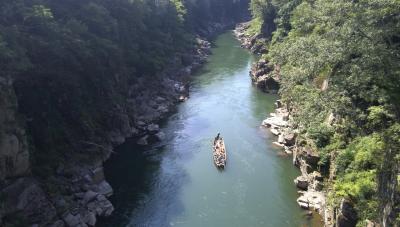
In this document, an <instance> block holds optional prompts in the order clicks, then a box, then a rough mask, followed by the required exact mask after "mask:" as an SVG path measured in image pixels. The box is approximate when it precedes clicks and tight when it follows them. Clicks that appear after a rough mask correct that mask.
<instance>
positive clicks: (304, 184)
mask: <svg viewBox="0 0 400 227" xmlns="http://www.w3.org/2000/svg"><path fill="white" fill-rule="evenodd" d="M294 183H295V184H296V186H297V187H298V188H300V189H302V190H307V188H308V179H307V177H305V176H298V177H297V178H296V179H294Z"/></svg>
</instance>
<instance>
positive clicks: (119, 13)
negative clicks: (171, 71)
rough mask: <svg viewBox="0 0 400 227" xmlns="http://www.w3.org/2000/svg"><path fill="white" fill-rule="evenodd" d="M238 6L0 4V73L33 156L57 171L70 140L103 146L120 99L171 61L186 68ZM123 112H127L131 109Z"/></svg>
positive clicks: (48, 0)
mask: <svg viewBox="0 0 400 227" xmlns="http://www.w3.org/2000/svg"><path fill="white" fill-rule="evenodd" d="M243 4H245V5H246V1H232V0H225V1H212V0H210V1H203V0H202V1H182V0H173V1H169V0H159V1H150V0H149V1H142V0H66V1H58V0H57V1H53V0H33V1H31V0H29V1H28V0H16V1H6V0H1V1H0V11H1V12H0V62H1V63H0V73H1V75H2V76H4V77H9V78H12V79H13V81H14V87H15V89H16V93H17V96H18V100H19V105H20V110H21V112H22V113H23V114H24V115H25V116H26V118H27V119H28V125H29V130H30V135H31V136H32V143H33V144H34V146H33V148H34V149H35V150H36V152H35V155H34V156H33V157H34V160H36V161H37V162H39V163H51V164H54V165H57V162H54V159H56V158H60V155H59V154H62V156H63V155H68V154H67V153H68V152H69V151H82V150H86V148H85V147H84V146H83V145H82V144H80V142H77V141H92V142H94V143H98V144H102V143H103V141H102V140H103V139H104V137H105V135H104V134H105V133H107V132H109V131H110V130H111V129H113V127H115V125H118V123H119V122H116V120H115V119H119V117H118V116H116V115H118V114H119V113H121V112H126V110H125V109H126V105H127V103H126V99H127V98H128V97H129V96H130V97H131V98H132V96H133V98H135V97H136V96H138V95H139V94H141V90H145V89H146V86H147V85H146V81H148V82H152V84H153V85H154V86H156V84H157V83H155V81H161V78H160V77H159V74H160V72H162V71H163V70H164V69H166V68H168V67H169V65H171V64H177V63H176V60H175V59H176V57H177V58H178V61H180V62H181V63H182V64H187V61H185V59H184V56H185V55H187V54H186V53H190V52H192V51H193V47H194V38H195V35H196V33H200V34H201V35H209V34H210V31H208V30H207V28H208V27H209V26H210V25H211V24H212V23H225V24H228V23H232V24H233V22H234V21H235V19H238V18H240V17H243V14H242V13H241V12H242V11H243V10H242V8H243V7H242V6H243ZM244 12H246V11H244ZM231 13H232V14H231ZM200 15H201V16H200ZM228 16H229V17H228ZM235 17H236V18H235ZM178 63H179V62H178ZM136 85H138V86H139V87H138V88H137V89H133V90H132V87H135V86H136ZM130 107H131V111H132V112H133V114H134V113H135V112H136V110H135V108H139V107H135V106H134V105H132V104H131V105H130ZM129 114H130V115H131V116H132V113H129ZM29 119H30V120H29ZM67 151H68V152H67ZM47 167H48V168H50V169H51V168H53V166H51V165H46V168H47ZM50 169H44V170H43V171H42V172H45V173H47V174H48V173H51V172H52V171H50Z"/></svg>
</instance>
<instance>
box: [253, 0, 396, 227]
mask: <svg viewBox="0 0 400 227" xmlns="http://www.w3.org/2000/svg"><path fill="white" fill-rule="evenodd" d="M250 9H251V11H252V15H253V20H252V21H251V25H250V27H249V28H248V29H247V33H248V35H250V36H254V35H260V34H261V35H262V37H264V38H266V40H262V41H263V42H264V44H263V45H264V46H265V47H266V49H267V52H266V53H264V55H263V59H266V60H267V62H268V64H269V66H270V67H272V68H275V70H274V71H273V72H272V73H273V74H275V75H274V76H277V77H279V79H280V80H281V83H280V85H281V88H280V92H279V94H280V95H281V98H282V101H283V102H284V103H285V104H286V105H287V107H288V109H289V110H290V112H291V115H292V116H293V119H292V121H293V123H294V125H295V128H296V129H297V130H298V132H299V134H300V136H299V138H298V139H297V143H299V144H301V145H302V146H305V147H308V148H309V149H311V150H314V151H317V152H318V153H319V155H320V157H321V159H320V161H319V163H318V168H319V169H320V170H322V173H324V174H325V176H326V178H327V179H328V180H327V181H328V185H326V186H325V188H326V189H327V190H328V192H329V196H328V197H329V198H328V199H329V200H328V201H329V204H330V205H332V206H336V207H338V206H339V205H340V201H342V199H343V198H344V199H346V200H348V201H349V202H350V204H353V206H354V207H355V211H356V217H355V219H356V222H357V226H366V223H367V220H370V221H375V222H377V223H381V224H383V226H398V225H400V216H399V211H400V199H399V196H400V193H399V192H400V186H399V181H400V175H399V173H400V64H399V63H400V4H399V1H396V0H358V1H347V0H339V1H329V0H310V1H308V0H282V1H278V0H252V1H251V5H250ZM350 221H351V220H350ZM351 222H353V224H355V222H354V220H353V221H351ZM351 222H350V223H351Z"/></svg>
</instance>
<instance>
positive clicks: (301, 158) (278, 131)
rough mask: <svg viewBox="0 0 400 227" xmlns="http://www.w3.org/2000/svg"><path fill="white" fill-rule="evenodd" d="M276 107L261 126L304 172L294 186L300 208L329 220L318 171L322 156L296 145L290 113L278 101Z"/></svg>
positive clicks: (295, 133) (295, 135)
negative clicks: (297, 190)
mask: <svg viewBox="0 0 400 227" xmlns="http://www.w3.org/2000/svg"><path fill="white" fill-rule="evenodd" d="M275 105H276V107H277V108H276V110H275V112H274V113H271V114H270V115H271V116H270V117H268V118H267V119H265V120H264V121H263V122H262V124H261V126H262V127H265V128H269V130H270V132H271V133H272V134H273V135H275V136H277V137H278V140H277V141H276V142H274V144H275V145H277V146H279V147H282V148H283V149H284V150H285V152H286V153H287V154H292V155H293V164H294V165H296V166H298V167H299V168H300V170H301V176H298V177H297V178H296V179H294V184H295V185H296V187H297V188H299V189H300V191H299V194H300V196H299V198H298V199H297V203H298V204H299V206H300V207H302V208H304V209H313V210H315V211H317V212H319V213H320V214H321V215H322V216H323V217H327V216H328V215H330V213H328V212H326V200H325V193H324V192H323V191H322V189H323V177H322V175H321V173H319V172H318V171H316V165H317V163H318V161H319V155H318V153H317V152H315V151H313V150H312V149H310V148H308V147H304V146H300V145H299V144H298V143H297V134H298V132H297V131H296V130H295V129H294V127H293V125H292V124H291V121H290V117H291V116H290V112H289V111H288V109H287V108H286V107H285V106H284V105H282V103H281V102H280V101H279V100H278V101H277V102H276V103H275ZM330 219H332V218H331V217H330Z"/></svg>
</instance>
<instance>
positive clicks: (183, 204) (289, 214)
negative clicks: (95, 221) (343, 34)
mask: <svg viewBox="0 0 400 227" xmlns="http://www.w3.org/2000/svg"><path fill="white" fill-rule="evenodd" d="M213 44H214V45H213V48H212V55H211V56H210V58H209V61H208V63H207V64H205V66H204V67H203V68H202V69H200V70H199V71H198V72H197V73H195V75H193V76H192V82H191V87H190V98H189V99H188V100H187V101H186V102H184V103H182V104H180V105H178V107H177V109H176V111H174V113H173V114H172V115H171V116H170V117H169V118H168V119H166V120H165V121H164V122H162V124H161V126H162V129H161V130H162V131H163V132H164V133H165V135H166V137H165V139H164V140H163V141H162V142H160V143H157V144H154V145H149V146H139V145H136V143H135V142H136V141H135V140H128V141H127V142H126V143H125V144H122V145H121V146H119V147H118V148H117V149H116V152H115V154H114V155H113V156H112V157H111V159H110V160H109V161H107V162H106V164H105V174H106V179H107V180H108V181H109V182H110V184H111V185H112V187H113V189H114V196H113V197H111V201H112V203H113V204H114V206H115V211H114V213H113V214H112V216H111V217H109V218H107V219H104V220H102V221H101V223H100V226H271V227H272V226H315V227H317V226H322V223H321V222H320V220H319V218H318V217H313V218H311V217H307V215H306V214H307V212H306V211H305V210H302V209H301V208H300V207H299V206H298V205H297V203H296V198H297V196H298V194H297V189H296V187H295V185H294V183H293V179H294V178H295V177H296V176H297V175H299V170H298V169H297V168H296V167H295V166H293V165H292V162H291V157H289V156H285V155H284V154H283V152H282V151H280V149H278V148H275V147H273V145H272V143H271V142H272V139H273V138H272V137H273V135H272V134H270V132H267V131H265V130H263V129H262V128H260V127H259V126H260V124H261V122H262V120H263V119H264V118H265V117H266V116H268V114H269V113H270V112H272V111H273V109H274V102H275V100H276V99H277V96H275V95H269V94H265V93H263V92H261V91H259V90H258V89H257V88H256V87H254V86H252V84H251V80H250V77H249V76H248V73H249V70H250V68H251V65H252V63H253V62H254V61H255V59H256V58H257V57H256V56H254V55H252V54H251V53H250V52H249V51H247V50H245V49H242V48H241V47H240V44H239V42H238V41H237V40H236V39H235V38H234V36H233V34H232V32H231V31H229V32H226V33H224V34H222V35H220V36H218V38H217V39H216V40H215V42H214V43H213ZM218 132H220V133H221V135H222V136H223V137H224V140H225V143H226V146H227V152H228V161H227V167H226V168H225V170H223V171H219V170H217V169H216V168H215V166H214V164H213V162H212V149H211V147H212V139H213V138H214V136H215V135H216V134H217V133H218Z"/></svg>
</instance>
